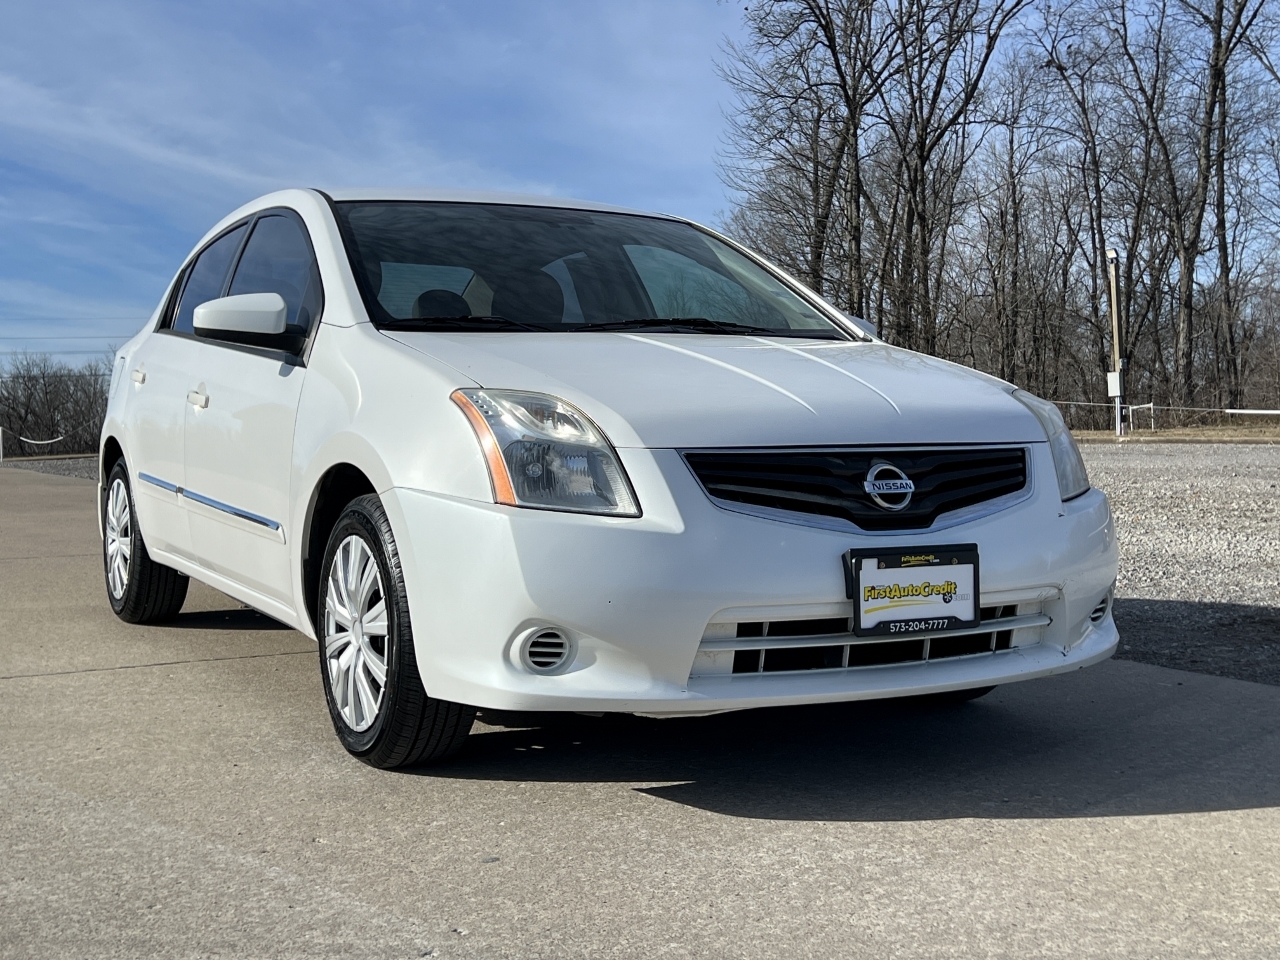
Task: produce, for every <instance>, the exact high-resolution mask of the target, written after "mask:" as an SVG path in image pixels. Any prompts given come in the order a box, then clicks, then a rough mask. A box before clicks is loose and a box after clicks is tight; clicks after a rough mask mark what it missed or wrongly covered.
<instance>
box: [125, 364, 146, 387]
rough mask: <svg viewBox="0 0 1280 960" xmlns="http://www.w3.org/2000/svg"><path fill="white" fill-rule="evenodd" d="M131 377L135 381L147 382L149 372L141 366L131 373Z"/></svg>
mask: <svg viewBox="0 0 1280 960" xmlns="http://www.w3.org/2000/svg"><path fill="white" fill-rule="evenodd" d="M129 379H130V380H132V381H133V382H134V383H146V382H147V372H146V371H145V370H143V369H142V368H141V367H139V368H138V369H137V370H135V371H133V373H131V374H129Z"/></svg>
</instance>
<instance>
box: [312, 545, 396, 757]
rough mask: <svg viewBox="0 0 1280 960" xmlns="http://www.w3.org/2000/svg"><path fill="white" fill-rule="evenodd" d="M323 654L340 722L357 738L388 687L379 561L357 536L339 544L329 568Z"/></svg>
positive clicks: (369, 720)
mask: <svg viewBox="0 0 1280 960" xmlns="http://www.w3.org/2000/svg"><path fill="white" fill-rule="evenodd" d="M324 651H325V664H326V666H327V667H328V671H329V686H330V689H331V690H332V691H333V699H334V702H335V703H336V704H337V707H338V712H339V713H341V714H342V719H343V720H344V721H345V722H346V724H347V726H349V727H350V728H351V729H352V730H354V731H355V732H357V733H359V732H360V731H362V730H367V729H369V727H370V726H372V725H373V721H374V720H375V719H377V716H378V708H379V707H380V706H381V704H382V698H383V695H384V694H385V693H386V687H387V603H386V596H385V595H384V593H383V590H382V574H381V573H380V572H379V570H378V561H377V560H376V559H375V558H374V556H373V552H372V551H371V550H370V549H369V545H368V544H367V543H365V541H364V540H363V539H361V538H360V537H357V536H350V537H347V538H346V539H345V540H343V541H342V543H341V545H340V546H339V547H338V549H337V551H336V552H335V553H334V555H333V563H332V565H331V566H330V568H329V581H328V588H327V590H326V591H325V603H324Z"/></svg>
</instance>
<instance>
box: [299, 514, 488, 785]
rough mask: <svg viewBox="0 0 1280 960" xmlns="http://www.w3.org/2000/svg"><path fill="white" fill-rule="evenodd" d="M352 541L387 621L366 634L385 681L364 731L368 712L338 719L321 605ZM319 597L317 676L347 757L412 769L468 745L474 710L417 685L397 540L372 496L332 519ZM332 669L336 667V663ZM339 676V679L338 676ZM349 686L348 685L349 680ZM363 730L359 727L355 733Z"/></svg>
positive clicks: (339, 646) (326, 617)
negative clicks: (379, 631)
mask: <svg viewBox="0 0 1280 960" xmlns="http://www.w3.org/2000/svg"><path fill="white" fill-rule="evenodd" d="M353 537H355V538H358V539H359V540H360V541H362V542H363V544H364V546H365V547H366V548H367V550H368V553H369V554H371V555H372V559H373V562H374V563H376V565H377V571H378V575H379V577H380V582H379V584H378V586H377V588H376V589H375V590H374V591H373V592H372V593H371V594H370V597H371V598H372V597H376V596H379V594H380V599H381V601H382V603H383V604H384V605H385V611H386V623H385V637H378V636H377V635H376V634H374V633H373V632H371V633H370V634H369V636H370V637H373V639H372V640H370V641H369V642H370V644H371V645H373V646H374V649H375V652H378V651H377V650H376V647H377V646H381V655H382V656H383V658H384V659H385V683H384V684H382V687H381V694H380V699H379V701H378V703H377V707H376V711H374V717H373V721H372V723H370V724H369V725H368V726H364V723H366V722H367V715H365V714H363V713H362V714H361V715H360V716H357V717H355V718H354V719H356V720H357V721H359V722H355V723H353V722H349V720H348V717H347V716H346V715H344V712H343V709H344V708H343V707H342V706H341V705H340V704H339V700H338V697H337V696H336V695H335V692H334V689H333V679H334V678H333V675H331V666H330V656H329V652H330V651H329V647H330V642H329V638H328V635H329V632H330V623H331V620H330V613H329V610H328V607H327V606H326V601H327V597H328V595H329V590H330V581H331V580H332V579H333V578H334V577H335V575H336V576H337V577H338V579H337V580H335V581H334V589H335V590H337V591H338V593H337V594H336V595H337V596H341V582H342V577H343V570H341V569H340V570H338V571H337V572H336V574H335V571H334V561H335V558H337V557H338V555H339V551H340V550H341V549H343V546H344V544H346V543H347V541H348V540H350V539H351V538H353ZM346 549H347V551H348V552H347V553H345V554H344V557H347V558H349V557H350V555H351V554H350V552H349V551H351V550H353V549H356V547H355V545H351V546H348V547H347V548H346ZM320 571H321V573H320V584H319V588H318V590H319V592H318V596H317V597H316V621H317V623H316V634H317V636H318V637H319V647H320V676H321V679H322V681H323V683H324V695H325V700H326V701H327V702H328V704H329V716H330V718H331V719H332V720H333V729H334V731H335V732H336V733H337V735H338V739H339V740H340V741H342V745H343V746H344V747H346V749H347V752H349V753H350V754H351V755H352V756H353V757H356V758H357V759H359V760H363V761H364V762H365V763H367V764H369V765H370V766H372V767H378V768H380V769H392V768H395V767H406V766H411V765H417V764H425V763H434V762H438V761H440V760H443V759H445V758H446V757H448V756H450V755H452V754H454V753H456V752H457V751H458V750H459V749H460V748H461V747H462V745H463V743H465V742H466V739H467V734H469V733H470V732H471V724H472V721H473V720H474V719H475V715H476V708H475V707H469V706H465V705H463V704H459V703H451V702H449V701H447V700H438V699H436V698H434V697H430V696H428V695H427V691H426V690H425V689H424V688H423V686H422V678H421V675H420V674H419V673H418V661H417V657H416V656H415V654H414V646H413V627H412V625H411V623H410V620H409V601H408V596H407V594H406V592H405V588H404V574H403V571H402V570H401V567H400V554H399V552H398V551H397V550H396V543H395V538H394V537H393V536H392V534H391V524H390V522H389V521H388V520H387V514H386V512H385V511H384V510H383V509H382V502H381V501H380V500H379V499H378V497H377V496H375V495H372V494H371V495H368V496H364V497H358V498H357V499H355V500H352V501H351V502H350V503H349V504H347V506H346V508H345V509H344V510H343V511H342V514H341V516H339V517H338V522H337V524H336V525H335V526H334V528H333V532H332V533H331V534H330V535H329V544H328V546H327V547H326V548H325V552H324V563H323V564H322V565H321V567H320ZM333 623H334V633H335V636H341V634H342V633H343V632H345V633H347V634H348V636H354V634H355V630H354V627H352V628H351V629H349V630H347V631H342V630H341V629H340V624H339V623H338V622H337V621H333ZM348 646H350V647H352V648H355V647H358V646H359V644H357V643H355V642H354V641H352V640H347V641H346V642H345V643H344V642H342V641H339V642H335V643H334V644H333V651H334V653H335V654H336V653H338V652H339V651H341V650H344V649H346V648H347V647H348ZM334 669H335V670H336V669H338V668H337V665H336V658H335V666H334ZM361 669H363V668H362V667H359V666H357V668H356V670H355V671H352V670H348V671H347V674H346V676H348V677H350V676H351V675H352V674H353V673H355V672H358V671H359V670H361ZM342 676H343V675H342V674H339V679H340V680H341V679H342ZM363 680H364V683H365V684H366V688H365V689H366V690H370V689H372V687H373V686H374V685H376V678H375V677H374V674H373V673H370V672H366V673H365V674H364V676H363ZM352 682H354V680H352ZM351 689H352V688H350V686H349V687H348V691H347V694H346V697H345V702H346V703H347V704H348V706H347V707H346V709H347V710H348V711H349V712H350V711H352V710H353V708H352V707H351V706H350V705H349V704H350V701H351V700H352V699H353V697H352V694H351ZM360 727H363V729H358V728H360Z"/></svg>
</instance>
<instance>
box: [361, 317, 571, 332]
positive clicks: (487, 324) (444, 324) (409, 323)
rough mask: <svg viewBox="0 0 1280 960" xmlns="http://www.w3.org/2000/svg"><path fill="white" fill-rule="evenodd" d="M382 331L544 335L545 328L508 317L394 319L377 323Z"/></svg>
mask: <svg viewBox="0 0 1280 960" xmlns="http://www.w3.org/2000/svg"><path fill="white" fill-rule="evenodd" d="M378 326H379V327H382V328H383V329H392V330H436V331H439V330H462V331H465V332H475V331H477V330H535V331H537V332H538V333H546V332H547V328H546V327H540V326H538V325H537V324H533V323H524V322H522V321H520V320H512V319H510V318H509V317H498V316H488V317H471V316H465V317H396V318H393V319H391V320H383V321H381V322H379V323H378Z"/></svg>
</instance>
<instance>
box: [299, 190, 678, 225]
mask: <svg viewBox="0 0 1280 960" xmlns="http://www.w3.org/2000/svg"><path fill="white" fill-rule="evenodd" d="M321 192H323V193H325V194H327V195H328V196H329V197H330V198H331V199H333V200H335V201H337V202H339V203H340V202H342V201H345V200H373V201H377V200H390V201H419V202H422V201H435V202H438V203H440V202H443V203H500V204H508V205H510V206H518V207H557V208H559V209H562V210H589V211H593V212H596V213H629V214H635V215H638V216H644V217H663V218H665V219H672V220H675V219H678V218H676V217H671V216H670V215H669V214H663V213H652V212H649V211H647V210H633V209H630V208H628V207H618V206H614V205H612V204H608V203H595V202H593V201H590V200H569V199H566V198H563V197H549V196H545V195H542V194H534V193H501V192H497V191H491V190H444V189H436V188H432V187H415V188H405V187H391V188H385V187H384V188H373V187H363V188H358V187H345V188H342V189H334V190H323V189H322V190H321Z"/></svg>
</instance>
